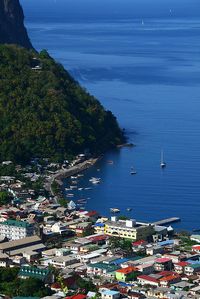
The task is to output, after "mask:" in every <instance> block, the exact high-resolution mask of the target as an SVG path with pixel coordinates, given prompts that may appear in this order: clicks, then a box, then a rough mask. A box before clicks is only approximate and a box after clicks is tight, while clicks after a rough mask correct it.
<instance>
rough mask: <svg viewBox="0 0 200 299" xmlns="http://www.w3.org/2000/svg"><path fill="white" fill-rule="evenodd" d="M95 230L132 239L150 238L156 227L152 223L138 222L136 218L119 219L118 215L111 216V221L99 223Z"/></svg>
mask: <svg viewBox="0 0 200 299" xmlns="http://www.w3.org/2000/svg"><path fill="white" fill-rule="evenodd" d="M95 231H96V232H97V233H102V232H104V234H106V235H108V236H112V237H119V238H126V239H131V240H142V239H144V240H148V239H150V238H152V235H153V234H154V233H155V231H154V227H153V226H152V225H151V224H145V223H142V224H141V223H138V222H136V221H135V220H133V219H131V220H125V221H124V220H117V217H111V221H106V222H105V223H101V224H99V223H97V224H96V225H95Z"/></svg>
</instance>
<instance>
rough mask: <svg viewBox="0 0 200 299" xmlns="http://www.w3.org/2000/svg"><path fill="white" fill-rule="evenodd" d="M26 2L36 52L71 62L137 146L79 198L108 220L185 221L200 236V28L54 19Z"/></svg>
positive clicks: (173, 21) (118, 155)
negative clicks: (112, 211)
mask: <svg viewBox="0 0 200 299" xmlns="http://www.w3.org/2000/svg"><path fill="white" fill-rule="evenodd" d="M46 2H48V1H46ZM51 2H52V1H51ZM57 2H58V3H59V1H57ZM76 2H79V1H76ZM176 2H177V1H176ZM22 3H23V4H24V7H25V12H26V15H27V19H26V23H27V26H28V30H29V34H30V36H31V40H32V42H33V44H34V46H35V47H36V49H38V50H40V49H43V48H45V49H48V51H49V52H50V54H51V55H52V56H53V57H54V58H56V59H57V60H58V61H59V62H62V63H63V64H64V66H65V67H66V68H67V69H68V70H69V71H70V73H71V74H72V75H73V76H74V77H75V78H76V79H77V80H78V81H79V82H80V83H81V84H82V85H83V86H84V87H86V88H87V89H88V90H89V91H90V92H91V93H92V94H93V95H95V96H96V97H97V98H98V99H99V100H100V101H101V103H102V104H103V105H104V106H105V107H106V108H107V109H110V110H111V111H112V112H113V113H114V114H115V115H116V116H117V118H118V120H119V123H120V125H121V127H123V128H125V129H126V132H127V135H128V138H129V141H130V142H133V143H134V144H136V146H135V147H133V148H123V149H122V150H116V151H114V152H109V153H107V154H106V155H105V156H104V158H103V159H102V160H101V161H100V162H99V163H98V165H97V166H95V167H94V168H93V169H90V170H89V171H88V172H87V173H86V174H85V176H84V178H81V179H79V187H88V186H90V187H91V186H92V184H91V183H90V182H89V178H90V177H91V176H97V177H101V184H99V185H97V186H92V188H93V189H92V190H88V191H76V192H74V194H75V197H74V199H75V200H76V199H78V198H87V204H85V205H84V206H85V207H86V208H88V209H95V210H98V211H99V212H101V213H102V214H104V215H109V208H111V207H117V208H119V209H120V210H121V213H122V214H126V215H128V214H129V215H130V216H131V217H134V218H136V219H138V220H146V221H152V220H159V219H163V218H167V217H171V216H178V217H180V218H181V220H182V222H181V223H180V224H176V227H181V228H184V229H193V228H200V221H199V215H200V138H199V137H200V116H199V115H200V85H199V83H200V38H199V36H200V19H199V18H198V17H197V16H195V18H194V17H192V16H191V17H185V16H184V18H183V17H182V16H181V15H178V16H176V15H173V14H172V15H171V14H168V15H167V16H165V17H159V16H154V18H147V17H146V18H145V19H144V20H143V19H142V18H141V17H138V15H137V16H135V17H134V16H133V17H130V14H129V13H128V11H127V15H126V14H125V13H123V15H120V13H118V14H115V15H113V18H112V14H110V15H109V18H108V16H107V17H106V18H103V16H102V17H101V14H99V15H98V17H97V18H96V19H95V18H89V17H87V18H86V17H85V18H84V16H85V15H84V14H83V15H81V17H80V19H79V18H78V17H77V15H75V17H74V16H73V15H71V17H70V18H65V17H64V13H63V6H61V7H60V9H59V4H57V6H56V9H57V10H56V11H55V14H53V13H52V14H50V13H49V14H47V13H46V11H45V7H44V6H41V7H40V9H38V10H35V12H32V10H31V9H32V8H31V3H32V2H31V1H30V6H29V4H28V3H27V1H26V3H25V1H22ZM38 3H39V2H38ZM191 3H193V4H194V8H195V5H197V6H198V4H195V3H197V2H195V1H191ZM51 4H52V3H51ZM62 4H63V1H62ZM66 5H67V1H66ZM90 9H92V8H90ZM127 9H128V8H127ZM37 12H38V13H37ZM59 13H60V15H61V17H59V16H60V15H59ZM199 13H200V10H199ZM146 14H147V13H146ZM161 149H164V156H165V161H166V162H167V167H166V169H164V170H161V169H160V152H161ZM108 160H112V161H113V164H108V163H107V161H108ZM131 166H134V168H135V169H136V170H137V174H136V175H134V176H131V175H130V168H131ZM97 169H98V170H99V171H97ZM66 184H67V182H66ZM67 193H72V192H71V191H69V192H67ZM130 207H131V208H132V211H131V212H127V211H126V209H127V208H130Z"/></svg>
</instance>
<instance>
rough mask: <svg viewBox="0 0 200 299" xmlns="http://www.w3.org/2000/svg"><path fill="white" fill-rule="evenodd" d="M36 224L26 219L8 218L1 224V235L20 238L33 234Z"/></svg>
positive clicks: (13, 238) (15, 238) (11, 238)
mask: <svg viewBox="0 0 200 299" xmlns="http://www.w3.org/2000/svg"><path fill="white" fill-rule="evenodd" d="M33 234H34V226H33V225H32V224H29V223H27V222H25V221H18V220H7V221H4V222H3V223H1V224H0V236H3V237H7V238H8V239H9V240H19V239H23V238H26V237H30V236H33Z"/></svg>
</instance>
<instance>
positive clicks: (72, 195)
mask: <svg viewBox="0 0 200 299" xmlns="http://www.w3.org/2000/svg"><path fill="white" fill-rule="evenodd" d="M66 196H67V197H74V194H73V193H68V194H67V195H66Z"/></svg>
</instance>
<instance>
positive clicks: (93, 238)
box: [88, 235, 108, 242]
mask: <svg viewBox="0 0 200 299" xmlns="http://www.w3.org/2000/svg"><path fill="white" fill-rule="evenodd" d="M88 239H89V240H91V241H92V242H98V241H103V240H106V239H108V236H106V235H101V236H94V237H88Z"/></svg>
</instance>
